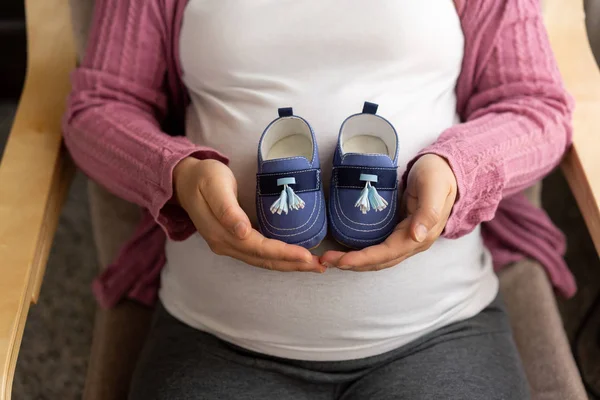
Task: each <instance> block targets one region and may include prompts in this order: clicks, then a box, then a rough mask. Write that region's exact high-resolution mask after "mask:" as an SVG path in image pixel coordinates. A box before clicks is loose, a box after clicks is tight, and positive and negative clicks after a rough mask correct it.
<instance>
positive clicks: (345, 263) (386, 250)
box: [338, 219, 419, 269]
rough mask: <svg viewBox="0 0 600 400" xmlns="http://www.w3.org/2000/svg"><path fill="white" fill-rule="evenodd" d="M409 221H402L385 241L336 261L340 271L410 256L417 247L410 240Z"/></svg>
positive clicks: (417, 244) (350, 253)
mask: <svg viewBox="0 0 600 400" xmlns="http://www.w3.org/2000/svg"><path fill="white" fill-rule="evenodd" d="M409 226H410V219H407V220H404V221H402V222H401V223H400V224H398V226H397V227H396V229H395V230H394V232H392V234H391V235H390V236H388V237H387V239H386V240H385V241H384V242H383V243H381V244H378V245H375V246H369V247H367V248H364V249H362V250H360V251H351V252H349V253H346V254H345V255H344V256H342V257H341V258H340V260H339V261H338V266H339V268H341V269H353V268H359V267H367V266H371V265H379V264H386V263H389V262H391V261H392V260H396V259H398V258H400V257H402V256H404V255H406V254H410V253H411V252H412V251H414V249H415V248H417V247H418V246H419V243H416V242H415V241H414V240H412V238H411V236H410V232H409Z"/></svg>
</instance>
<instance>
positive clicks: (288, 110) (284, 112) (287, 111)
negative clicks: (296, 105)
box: [277, 107, 294, 118]
mask: <svg viewBox="0 0 600 400" xmlns="http://www.w3.org/2000/svg"><path fill="white" fill-rule="evenodd" d="M277 112H278V113H279V117H280V118H283V117H291V116H292V115H294V110H293V109H292V107H282V108H279V109H278V110H277Z"/></svg>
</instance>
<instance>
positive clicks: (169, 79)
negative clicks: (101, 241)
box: [64, 0, 576, 307]
mask: <svg viewBox="0 0 600 400" xmlns="http://www.w3.org/2000/svg"><path fill="white" fill-rule="evenodd" d="M186 3H187V0H144V1H141V0H97V1H96V9H95V15H94V20H93V24H92V30H91V34H90V39H89V42H88V46H87V53H86V55H85V57H84V59H83V61H82V64H81V66H80V67H79V68H78V69H77V70H76V71H75V72H74V74H73V78H72V81H73V91H72V93H71V95H70V97H69V99H68V111H67V114H66V116H65V120H64V137H65V143H66V145H67V147H68V149H69V150H70V152H71V155H72V156H73V158H74V160H75V162H76V163H77V165H78V166H79V167H80V168H81V169H82V170H83V171H84V172H85V173H86V174H87V175H89V176H90V177H91V178H92V179H94V180H96V181H97V182H99V183H100V184H102V185H103V186H105V187H106V188H107V189H108V190H110V191H111V192H113V193H115V194H116V195H118V196H120V197H122V198H124V199H126V200H128V201H130V202H134V203H136V204H138V205H140V206H141V207H142V208H143V209H144V210H145V212H144V216H143V218H142V221H141V223H140V225H139V227H138V229H137V230H136V232H135V235H134V237H133V238H132V239H131V240H130V241H129V242H128V243H127V244H126V245H125V246H124V247H123V248H122V250H121V251H120V253H119V255H118V257H117V258H116V260H115V261H114V262H113V263H112V264H111V265H110V266H109V267H108V268H107V269H106V270H105V272H104V273H102V274H101V275H100V276H99V278H98V279H97V280H96V281H95V283H94V285H93V288H94V292H95V294H96V296H97V299H98V300H99V302H100V304H101V305H102V306H104V307H111V306H114V305H115V304H117V303H118V302H119V301H120V300H121V299H123V298H125V297H129V298H132V299H135V300H137V301H139V302H141V303H144V304H147V305H152V304H153V303H154V302H155V301H156V297H157V289H158V287H159V285H160V270H161V268H162V267H163V265H164V263H165V255H164V245H165V240H166V237H167V235H168V236H169V237H170V238H171V239H174V240H183V239H186V238H187V237H189V236H190V235H191V234H192V233H193V232H195V228H194V226H193V224H192V222H191V221H190V219H189V218H188V216H187V215H186V213H185V212H184V211H183V210H182V209H181V208H179V207H178V206H176V205H174V204H172V203H171V202H170V199H171V197H172V195H173V182H172V173H173V168H174V167H175V165H176V164H177V163H178V162H179V161H180V160H181V159H183V158H184V157H187V156H193V157H197V158H215V159H219V160H221V161H223V162H227V158H226V157H225V156H223V155H221V154H219V153H218V152H216V151H215V150H213V149H210V148H206V147H202V146H197V145H194V144H193V143H191V142H190V141H189V140H187V139H186V138H185V137H184V136H181V135H182V134H183V132H184V130H183V121H184V112H185V108H186V105H187V104H188V102H189V99H188V97H187V92H186V90H185V87H184V86H183V84H182V81H181V68H180V65H179V56H178V52H179V48H178V41H179V40H178V39H179V30H180V26H181V22H182V16H183V11H184V8H185V6H186ZM458 9H459V15H460V20H461V24H462V29H463V32H464V36H465V52H464V54H465V56H464V60H463V65H462V72H461V74H460V77H459V79H458V82H457V86H456V93H457V96H458V106H457V108H458V113H459V115H460V117H461V120H462V123H461V124H459V125H456V126H453V127H451V128H449V129H448V130H446V131H444V132H442V134H441V136H440V137H439V139H438V140H437V141H436V142H435V143H434V144H433V145H431V146H430V147H428V148H426V149H423V151H422V152H421V154H423V153H435V154H438V155H440V156H442V157H444V158H446V159H447V160H448V162H449V164H450V166H451V167H452V169H453V171H454V173H455V175H456V179H457V182H458V194H459V195H458V200H457V202H456V204H455V205H454V209H453V211H452V215H451V216H450V219H449V220H448V223H447V225H446V229H445V231H444V236H445V237H447V238H457V237H460V236H461V235H465V234H466V233H468V232H470V231H471V230H472V229H473V228H474V227H475V226H477V225H478V224H479V223H483V225H482V232H483V235H484V239H485V243H486V245H487V247H488V248H489V249H490V251H491V253H492V256H493V259H494V265H495V267H496V268H501V267H503V266H505V265H507V264H509V263H511V262H514V261H517V260H519V259H521V258H523V257H529V258H532V259H536V260H538V261H539V262H540V263H541V264H542V265H543V266H544V267H545V269H546V271H547V273H548V276H549V278H550V280H551V282H552V283H553V285H554V287H555V288H556V289H557V290H558V291H559V292H560V293H561V294H562V295H565V296H571V295H573V294H574V292H575V290H576V288H575V283H574V280H573V277H572V275H571V274H570V272H569V270H568V268H567V266H566V265H565V263H564V261H563V259H562V255H563V253H564V251H565V241H564V238H563V235H562V234H561V233H560V232H559V231H558V230H557V229H556V228H555V227H554V226H553V224H552V222H551V221H550V220H549V218H548V217H547V215H546V214H545V213H544V212H543V211H542V210H540V209H537V208H535V207H534V206H532V205H531V204H530V203H528V201H527V200H526V199H525V197H524V195H522V194H521V192H522V191H523V190H524V189H525V188H527V187H528V186H530V185H532V184H533V183H535V182H536V181H537V180H539V179H540V178H542V177H543V176H544V175H545V174H546V173H548V172H549V171H550V170H551V169H552V168H553V167H555V166H556V165H557V164H558V163H559V161H560V159H561V157H562V155H563V153H564V152H565V150H566V149H567V148H568V146H569V145H570V141H571V130H572V127H571V113H572V101H571V98H570V97H569V96H568V94H567V93H566V92H565V89H564V88H563V84H562V81H561V77H560V75H559V72H558V70H557V66H556V62H555V60H554V58H553V54H552V51H551V48H550V45H549V42H548V38H547V34H546V31H545V28H544V26H543V23H542V18H541V11H540V9H539V0H506V1H481V0H465V1H462V2H461V5H460V6H459V7H458ZM206 62H210V60H207V61H206ZM167 132H168V133H167ZM410 165H411V164H410V163H409V165H408V166H407V167H408V168H410Z"/></svg>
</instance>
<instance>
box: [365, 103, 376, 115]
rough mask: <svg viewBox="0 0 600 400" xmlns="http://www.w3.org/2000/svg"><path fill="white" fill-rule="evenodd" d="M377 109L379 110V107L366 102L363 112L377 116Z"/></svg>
mask: <svg viewBox="0 0 600 400" xmlns="http://www.w3.org/2000/svg"><path fill="white" fill-rule="evenodd" d="M377 108H379V105H377V104H375V103H370V102H368V101H365V104H364V105H363V111H362V112H363V114H377Z"/></svg>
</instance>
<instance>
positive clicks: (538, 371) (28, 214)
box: [0, 0, 600, 400]
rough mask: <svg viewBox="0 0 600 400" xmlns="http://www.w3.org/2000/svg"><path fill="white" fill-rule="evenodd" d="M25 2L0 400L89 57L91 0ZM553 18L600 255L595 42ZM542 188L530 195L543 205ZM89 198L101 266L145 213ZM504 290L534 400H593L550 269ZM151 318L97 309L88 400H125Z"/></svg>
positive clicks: (99, 194) (576, 8)
mask: <svg viewBox="0 0 600 400" xmlns="http://www.w3.org/2000/svg"><path fill="white" fill-rule="evenodd" d="M592 1H593V3H592ZM25 3H26V11H27V27H28V48H29V52H28V63H29V67H28V73H27V82H26V85H25V88H24V91H23V96H22V98H21V102H20V104H19V109H18V113H17V117H16V120H15V123H14V126H13V129H12V131H11V135H10V138H9V142H8V145H7V148H6V152H5V156H4V159H3V161H2V164H0V400H2V399H9V398H10V396H11V385H12V377H13V373H14V367H15V364H16V360H17V354H18V351H19V346H20V341H21V336H22V334H23V326H24V324H25V322H26V319H27V313H28V310H29V306H30V304H31V303H32V302H33V303H35V302H36V300H37V294H38V293H39V288H40V285H41V281H42V279H43V273H44V264H45V261H46V259H47V256H48V251H49V247H50V244H51V242H52V237H53V234H54V231H55V228H56V224H57V220H58V215H59V213H60V209H61V206H62V203H63V200H64V196H65V193H66V191H67V189H68V186H69V182H70V179H71V176H72V171H73V166H72V164H71V162H70V160H69V158H68V156H67V155H66V153H65V152H64V151H63V148H62V146H61V131H60V118H61V114H62V113H63V111H64V109H63V108H64V99H65V97H66V95H67V93H68V91H69V80H68V74H69V71H70V70H72V69H73V68H74V67H75V65H76V59H77V57H78V56H79V57H80V56H81V55H82V54H83V52H84V48H85V41H86V33H87V27H88V25H89V21H90V19H91V14H92V4H93V0H71V1H70V3H71V4H70V6H71V7H69V4H68V3H67V2H66V1H64V0H43V1H42V0H26V1H25ZM588 7H589V8H593V7H596V8H597V9H598V10H597V14H598V15H600V1H596V0H590V4H588ZM544 12H545V17H546V22H547V25H548V28H549V31H550V38H551V42H552V45H553V47H554V51H555V52H556V54H557V58H558V60H559V64H560V68H561V71H562V73H563V75H564V77H565V81H566V83H567V86H568V88H569V90H570V91H571V93H572V94H573V95H574V96H575V98H576V100H577V102H578V106H577V111H576V114H575V145H574V147H573V149H572V150H571V151H570V152H569V154H567V156H566V158H565V160H564V162H563V170H564V172H565V175H566V176H567V179H568V180H569V183H570V186H571V188H572V191H573V193H574V194H575V197H576V199H577V201H578V204H579V206H580V208H581V210H582V213H583V215H584V217H585V220H586V223H587V225H588V228H589V230H590V233H591V235H592V238H593V239H594V242H595V244H596V248H597V249H600V157H597V152H598V146H599V145H598V144H597V142H596V141H595V137H594V134H595V131H596V130H597V129H599V128H600V112H599V111H600V73H599V72H598V69H597V67H596V64H595V62H594V58H593V56H592V53H591V52H590V47H589V44H588V39H587V36H586V30H585V23H584V12H583V0H545V1H544ZM588 22H589V25H590V26H593V25H594V24H595V30H596V32H597V33H596V36H594V38H593V40H596V41H598V42H600V17H598V20H596V21H594V20H592V19H590V20H589V21H588ZM72 28H73V29H72ZM73 32H74V34H73ZM24 177H27V178H28V179H26V180H24V179H23V178H24ZM539 189H540V188H539V185H538V186H537V187H534V188H532V189H530V190H529V196H530V199H531V201H532V202H534V203H536V204H537V205H538V206H539V202H540V201H539V200H540V190H539ZM89 199H90V206H91V212H92V222H93V227H94V232H93V233H94V238H95V242H96V246H97V248H98V254H99V264H100V266H101V267H104V266H106V265H107V264H108V263H109V261H110V260H112V258H113V257H114V256H115V255H116V252H117V250H118V248H119V246H120V245H121V244H122V243H123V242H124V241H125V239H126V238H128V236H129V235H130V234H131V233H132V231H133V228H134V225H135V222H136V221H137V219H138V218H139V212H138V210H137V208H136V207H135V206H133V205H131V204H128V203H126V202H124V201H123V200H120V199H118V198H116V197H114V196H113V195H111V194H109V193H108V192H107V191H106V190H104V189H103V188H101V187H99V186H98V185H96V184H95V183H93V182H90V184H89ZM17 209H18V210H19V212H18V213H15V210H17ZM500 280H501V290H502V292H503V293H504V297H505V300H506V303H507V306H508V310H509V315H510V317H511V323H512V326H513V329H514V335H515V338H516V342H517V345H518V348H519V352H520V354H521V357H522V359H523V362H524V365H525V369H526V373H527V377H528V379H529V382H530V385H531V388H532V393H533V396H534V399H557V400H566V399H585V398H586V395H585V391H584V389H583V385H582V381H581V377H580V375H579V373H578V371H577V368H576V366H575V363H574V361H573V357H572V354H571V351H570V348H569V344H568V341H567V338H566V335H565V332H564V330H563V326H562V322H561V319H560V315H559V313H558V310H557V306H556V302H555V298H554V293H553V291H552V288H551V286H550V284H549V281H548V279H547V277H546V275H545V273H544V271H543V269H542V268H541V267H540V266H539V265H538V264H537V263H536V262H533V261H523V262H520V263H517V264H514V265H512V266H510V267H508V268H507V269H505V270H504V271H503V272H502V273H501V274H500ZM151 313H152V310H150V309H147V308H144V307H142V306H139V305H136V304H134V303H130V302H124V303H121V304H120V305H118V306H117V307H116V308H114V309H111V310H101V309H98V312H97V317H96V321H95V331H94V338H93V346H92V350H91V356H90V361H89V367H88V375H87V383H86V387H85V393H84V398H85V399H124V398H126V394H127V390H128V384H129V380H130V377H131V373H132V370H133V367H134V365H135V362H136V359H137V356H138V353H139V351H140V348H141V345H142V343H143V341H144V337H145V333H146V330H147V328H148V325H149V321H150V316H151Z"/></svg>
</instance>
